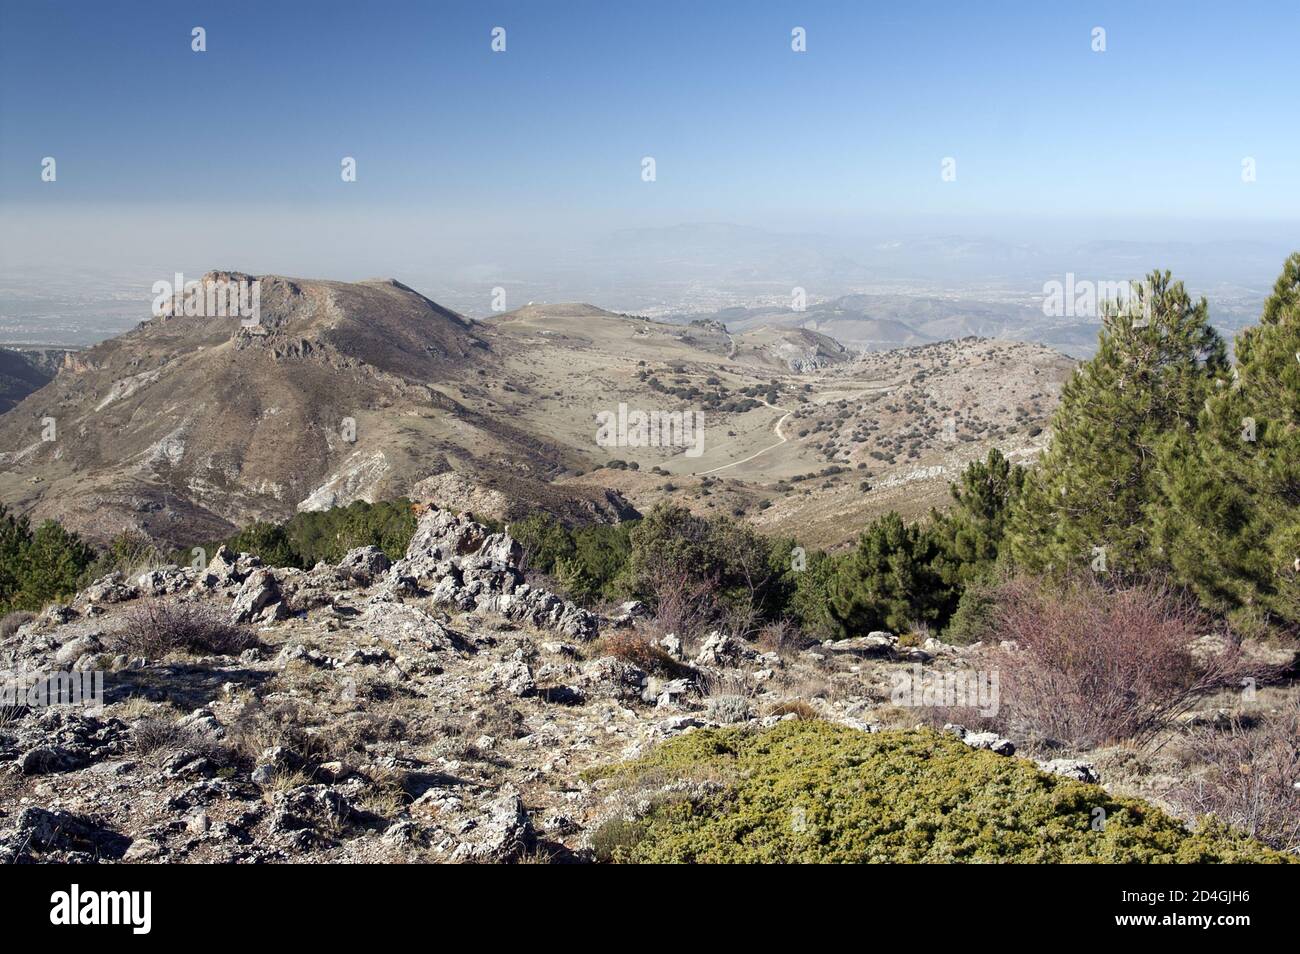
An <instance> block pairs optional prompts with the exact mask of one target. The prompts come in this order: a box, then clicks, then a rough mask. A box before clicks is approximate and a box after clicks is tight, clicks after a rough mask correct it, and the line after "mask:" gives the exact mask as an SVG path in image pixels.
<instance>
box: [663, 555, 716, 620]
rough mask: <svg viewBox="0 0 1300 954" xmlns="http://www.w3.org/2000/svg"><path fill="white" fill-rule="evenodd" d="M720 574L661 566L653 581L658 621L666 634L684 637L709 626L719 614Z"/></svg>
mask: <svg viewBox="0 0 1300 954" xmlns="http://www.w3.org/2000/svg"><path fill="white" fill-rule="evenodd" d="M717 587H718V581H717V576H716V575H708V574H692V573H690V572H688V571H686V570H684V569H680V568H677V567H672V566H667V565H665V566H661V567H659V568H658V569H656V570H655V572H654V574H653V577H652V579H651V583H650V590H651V593H652V594H653V602H654V606H655V624H656V625H657V626H658V627H659V628H660V629H662V630H663V631H664V632H666V633H677V634H678V635H679V636H681V637H682V638H686V637H687V636H694V635H696V634H697V633H699V632H701V631H702V630H704V629H706V628H707V627H708V626H709V624H710V623H712V622H713V620H714V619H715V618H716V617H717V615H718V603H717Z"/></svg>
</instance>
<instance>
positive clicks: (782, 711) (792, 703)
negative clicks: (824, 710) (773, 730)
mask: <svg viewBox="0 0 1300 954" xmlns="http://www.w3.org/2000/svg"><path fill="white" fill-rule="evenodd" d="M792 713H793V714H794V716H795V718H798V719H820V718H821V717H822V714H821V713H820V712H818V711H817V709H816V707H814V706H813V704H812V703H810V702H805V701H804V700H803V699H787V700H786V701H785V702H778V703H776V704H775V705H771V706H768V708H767V712H766V715H768V716H769V717H770V716H777V717H778V718H779V717H780V716H786V715H790V714H792Z"/></svg>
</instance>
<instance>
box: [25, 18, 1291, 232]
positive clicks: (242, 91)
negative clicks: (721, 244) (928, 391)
mask: <svg viewBox="0 0 1300 954" xmlns="http://www.w3.org/2000/svg"><path fill="white" fill-rule="evenodd" d="M194 26H203V27H204V28H205V29H206V31H207V46H208V49H207V52H205V53H194V52H192V51H191V48H190V31H191V28H192V27H194ZM494 26H503V27H505V28H506V30H507V51H506V52H505V53H502V54H494V53H493V52H492V51H491V49H490V31H491V29H492V28H493V27H494ZM795 26H802V27H804V28H805V29H806V31H807V44H808V50H807V52H806V53H802V54H799V53H794V52H793V51H792V50H791V48H790V31H791V29H792V28H793V27H795ZM1097 26H1100V27H1103V28H1104V29H1105V30H1106V45H1107V49H1106V52H1104V53H1096V52H1093V50H1092V49H1091V31H1092V29H1093V28H1094V27H1097ZM1297 35H1300V3H1296V2H1295V0H1276V2H1272V0H1269V2H1249V0H1247V2H1239V3H1228V2H1222V3H1201V2H1187V0H1179V2H1143V3H1087V2H1077V0H1076V2H1070V3H1048V2H1042V0H1038V2H1032V3H1018V2H1001V3H1000V2H989V3H973V2H944V3H938V2H930V3H926V2H908V3H904V4H899V3H873V2H864V0H858V2H825V0H819V2H816V3H798V4H797V3H754V2H745V3H740V2H735V3H731V2H720V3H700V2H698V0H695V2H655V3H650V4H643V3H631V2H629V3H623V2H610V0H604V2H593V3H588V2H541V0H532V2H525V3H441V2H424V3H384V2H372V3H360V2H349V3H334V2H324V3H305V2H297V3H291V2H284V3H276V2H267V0H264V2H260V3H238V2H233V3H232V2H222V3H187V2H180V0H165V2H131V3H124V2H104V0H94V2H84V3H82V2H62V3H60V2H24V0H5V2H4V3H3V5H2V6H0V206H3V207H4V208H6V209H8V212H9V214H10V215H13V216H19V217H20V218H21V219H22V220H24V221H30V220H31V217H32V216H34V215H35V216H39V217H42V218H41V219H40V220H41V221H46V222H48V221H54V220H56V219H57V220H58V221H61V222H64V223H68V226H67V227H69V228H70V227H71V223H77V222H80V223H81V224H82V225H83V226H84V227H87V228H89V227H90V223H91V222H93V221H96V220H98V217H102V216H104V215H112V214H117V215H122V216H137V217H143V219H144V220H146V221H147V219H148V217H149V216H151V215H152V216H155V217H156V219H157V220H158V221H166V220H167V219H166V217H168V216H176V215H178V214H179V212H178V210H182V209H191V210H192V209H209V210H216V209H221V210H223V211H224V212H225V213H232V211H234V210H238V211H239V216H240V220H241V221H242V222H243V223H244V226H245V229H246V231H248V232H254V233H255V232H257V231H258V224H259V219H260V218H262V217H264V218H265V219H266V221H267V223H268V224H267V228H268V229H271V228H283V227H284V222H285V221H288V220H294V219H300V220H302V221H310V222H311V223H312V225H311V227H310V228H309V229H307V228H304V230H303V231H302V234H301V235H299V236H298V238H299V240H300V241H302V242H304V243H311V242H313V241H325V240H327V239H328V238H329V236H328V232H329V225H330V223H343V222H356V221H360V220H361V219H362V218H366V217H369V218H368V221H371V222H372V223H377V222H378V221H379V220H380V219H379V218H376V217H380V218H382V216H385V215H405V216H411V217H419V218H421V219H422V220H424V221H425V222H428V223H434V224H436V226H437V227H438V228H440V229H442V230H445V231H447V232H455V231H460V230H470V229H473V228H475V227H477V228H480V229H514V230H516V231H518V232H520V233H527V232H536V231H537V230H539V229H545V228H556V229H570V228H572V229H576V230H588V231H590V230H599V229H603V228H623V227H636V226H642V225H668V224H672V223H676V222H682V221H728V222H738V223H742V224H748V225H758V226H763V227H769V228H778V229H786V230H790V229H794V230H798V229H803V228H806V229H820V230H837V229H839V230H848V231H853V230H855V229H861V228H865V227H866V226H867V225H869V224H870V223H871V222H878V221H881V220H890V221H895V222H904V221H911V220H916V221H923V220H927V219H930V218H933V219H946V220H952V221H962V220H964V221H968V222H972V223H982V222H987V221H992V220H994V219H995V218H1008V219H1015V220H1025V221H1031V222H1032V221H1038V220H1042V221H1047V220H1053V221H1058V222H1066V223H1068V222H1071V221H1074V220H1080V221H1081V220H1084V219H1097V220H1107V221H1119V222H1122V221H1123V220H1126V219H1133V220H1141V221H1143V222H1146V223H1151V222H1155V223H1160V222H1167V223H1174V224H1171V225H1170V226H1169V232H1170V234H1171V235H1176V234H1178V232H1179V228H1180V226H1178V225H1177V224H1176V223H1178V222H1181V221H1183V220H1197V221H1202V222H1223V223H1228V224H1230V225H1232V227H1237V228H1242V229H1243V230H1245V231H1249V228H1250V225H1249V223H1252V222H1258V221H1268V222H1271V223H1274V225H1276V223H1279V222H1280V223H1283V224H1284V225H1286V224H1290V223H1295V222H1300V121H1297V119H1298V117H1297V107H1296V102H1295V91H1296V88H1297V79H1298V75H1297V73H1298V71H1297V68H1296V55H1295V49H1296V48H1295V43H1296V37H1297ZM44 156H54V157H55V158H56V159H57V162H58V181H57V183H54V184H50V183H42V182H41V181H40V178H39V172H40V161H41V159H42V157H44ZM343 156H353V157H355V158H356V159H357V162H358V179H357V182H355V183H343V182H342V181H341V179H340V175H339V169H340V160H341V158H342V157H343ZM643 156H653V157H654V158H655V160H656V162H657V174H658V178H657V181H656V182H654V183H645V182H642V181H641V177H640V162H641V159H642V157H643ZM948 156H951V157H954V158H955V159H956V161H957V167H956V168H957V179H956V181H955V182H947V183H945V182H943V181H941V178H940V162H941V160H942V159H943V158H944V157H948ZM1247 156H1249V157H1253V158H1254V160H1255V162H1256V165H1257V170H1258V181H1256V182H1255V183H1253V184H1250V185H1246V184H1243V183H1242V181H1241V163H1242V159H1243V158H1244V157H1247ZM214 214H216V213H215V212H214ZM11 221H12V220H11ZM1121 227H1122V226H1117V228H1121ZM5 231H8V230H7V229H6V230H5ZM379 231H381V230H380V229H379V226H378V225H377V224H376V225H373V226H372V229H371V232H372V236H371V237H372V238H373V239H374V240H376V241H378V240H381V236H380V234H379ZM1297 232H1298V233H1300V230H1297ZM284 234H285V235H290V236H291V235H292V234H293V233H292V231H289V232H285V233H284ZM7 238H8V239H9V240H10V244H14V242H15V240H14V236H13V234H12V233H11V234H10V235H9V236H7ZM48 238H49V241H50V243H51V245H52V246H53V245H57V244H58V242H57V241H56V239H55V238H54V237H48ZM17 244H22V243H17Z"/></svg>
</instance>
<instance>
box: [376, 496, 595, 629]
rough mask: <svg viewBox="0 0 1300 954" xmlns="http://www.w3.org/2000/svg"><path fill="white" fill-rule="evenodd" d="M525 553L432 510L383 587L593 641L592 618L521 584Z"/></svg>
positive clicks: (499, 536)
mask: <svg viewBox="0 0 1300 954" xmlns="http://www.w3.org/2000/svg"><path fill="white" fill-rule="evenodd" d="M522 558H523V549H522V547H520V545H519V543H518V541H516V540H515V539H514V538H512V537H511V536H510V535H509V534H508V533H489V532H488V530H487V528H486V527H484V526H482V525H481V524H478V523H475V522H474V521H472V520H470V519H469V518H468V517H465V516H463V515H459V514H453V513H451V512H450V511H448V510H431V511H429V512H428V513H426V514H425V515H424V516H423V517H421V519H420V523H419V526H418V527H417V528H416V531H415V535H414V536H413V537H412V538H411V542H410V544H409V545H408V546H407V548H406V556H405V557H404V558H403V559H401V560H398V561H397V563H395V564H393V566H392V567H391V568H390V569H389V571H388V576H387V588H390V589H392V588H410V587H416V588H419V589H427V590H428V592H429V594H430V596H431V597H432V598H433V600H434V602H437V603H442V604H447V605H450V606H453V607H455V608H456V609H459V610H462V611H471V610H481V611H483V612H490V613H497V614H499V615H501V616H504V617H506V618H507V619H510V620H514V621H516V622H524V623H529V624H530V625H533V626H537V627H540V628H543V629H551V630H555V631H556V632H558V633H560V634H562V635H564V636H566V637H568V638H569V639H576V640H583V641H585V640H590V639H594V638H595V637H596V635H597V634H598V631H599V620H598V619H597V617H596V616H595V614H593V613H590V612H588V611H587V610H585V609H583V608H582V607H580V606H577V605H576V604H574V603H571V602H569V601H568V600H564V599H561V598H560V597H558V596H556V595H555V594H554V593H550V592H548V591H546V590H541V589H537V588H535V587H533V586H532V585H531V584H529V583H527V582H525V580H524V574H523V571H522V570H521V569H520V568H519V562H520V560H521V559H522Z"/></svg>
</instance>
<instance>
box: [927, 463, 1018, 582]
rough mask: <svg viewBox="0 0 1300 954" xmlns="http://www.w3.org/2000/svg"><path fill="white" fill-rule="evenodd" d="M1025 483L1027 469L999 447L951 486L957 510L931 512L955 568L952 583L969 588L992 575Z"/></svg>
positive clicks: (973, 465)
mask: <svg viewBox="0 0 1300 954" xmlns="http://www.w3.org/2000/svg"><path fill="white" fill-rule="evenodd" d="M1024 483H1025V468H1023V467H1020V466H1018V465H1016V464H1013V463H1011V461H1009V460H1007V458H1006V457H1005V456H1003V454H1002V452H1001V451H999V450H998V449H997V448H996V447H995V448H993V449H992V450H990V451H989V454H988V457H987V458H986V459H985V460H982V461H980V460H976V461H972V462H971V463H970V464H969V465H967V467H966V469H965V470H964V471H962V473H961V477H960V478H958V480H957V482H956V483H953V484H950V485H949V487H948V492H949V493H950V494H951V495H952V500H953V506H952V509H951V510H949V511H948V512H947V513H939V512H938V511H932V512H931V514H930V519H931V521H932V522H933V524H934V530H935V534H936V535H937V536H938V538H939V540H940V542H941V544H942V546H943V549H944V552H945V554H946V555H947V557H948V562H949V564H950V566H951V581H950V582H953V583H961V584H965V583H969V582H970V581H972V580H975V579H983V578H985V577H987V576H988V574H989V572H990V571H991V570H992V568H993V565H994V564H995V563H996V562H997V559H998V554H999V553H1000V552H1001V550H1002V541H1003V538H1004V537H1005V536H1006V529H1007V521H1008V519H1009V517H1010V514H1011V508H1012V506H1013V505H1014V504H1015V502H1016V500H1017V499H1018V498H1019V496H1020V491H1021V489H1022V488H1023V487H1024Z"/></svg>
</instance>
